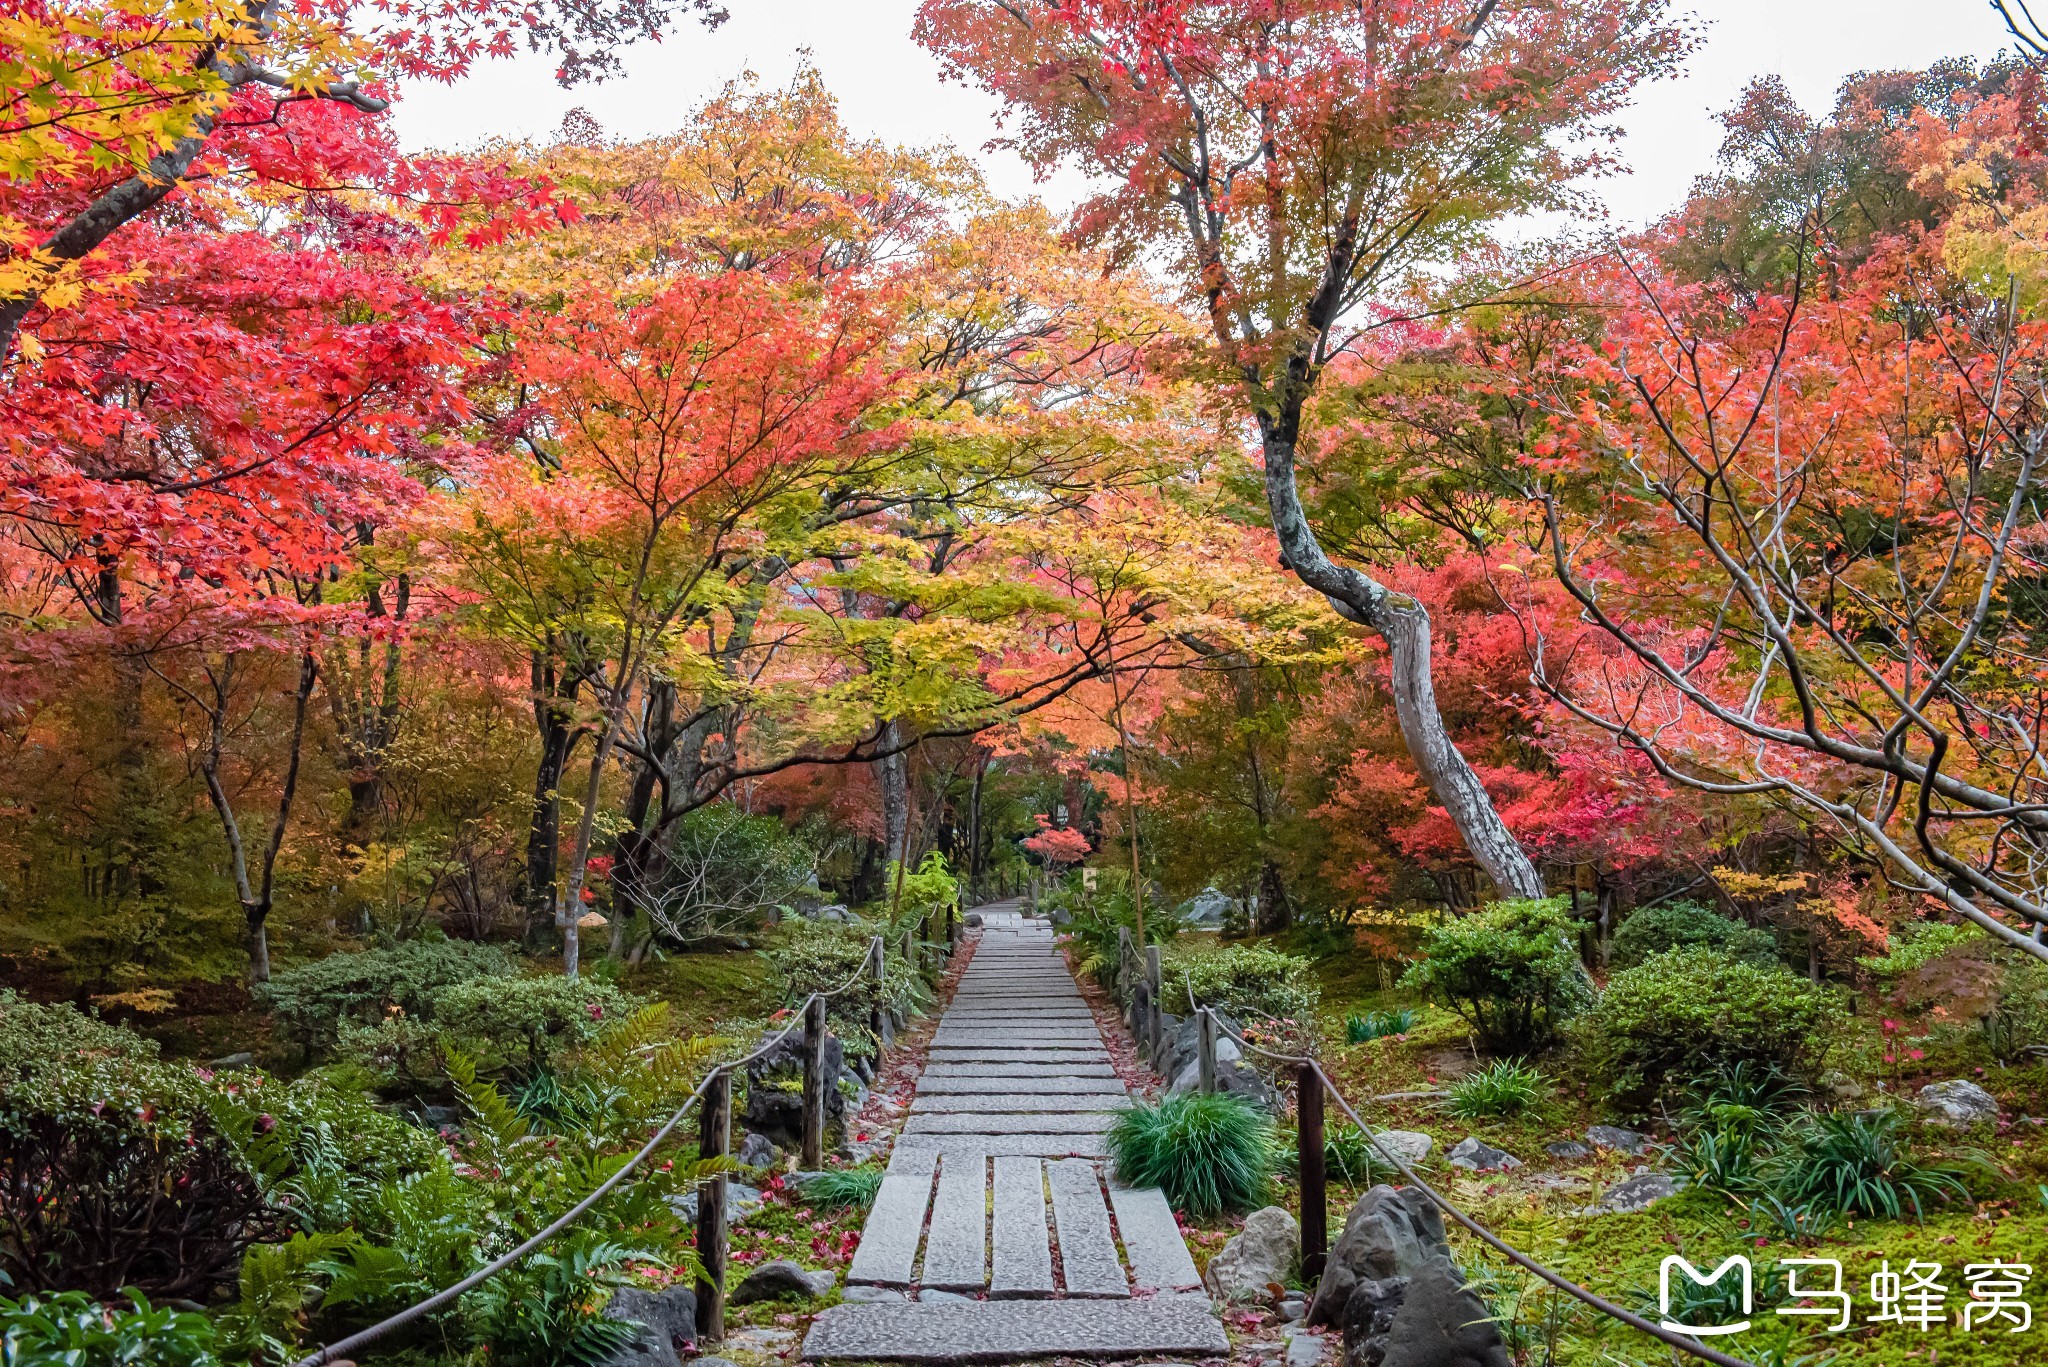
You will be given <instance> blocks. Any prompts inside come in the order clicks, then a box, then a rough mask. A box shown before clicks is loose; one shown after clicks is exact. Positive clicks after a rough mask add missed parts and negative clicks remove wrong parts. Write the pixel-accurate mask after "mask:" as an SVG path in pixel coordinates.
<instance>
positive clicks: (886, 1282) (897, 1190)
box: [846, 1144, 934, 1286]
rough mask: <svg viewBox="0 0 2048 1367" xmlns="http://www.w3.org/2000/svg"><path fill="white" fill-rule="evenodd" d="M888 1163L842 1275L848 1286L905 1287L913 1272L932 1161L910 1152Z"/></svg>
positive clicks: (929, 1193) (929, 1194) (927, 1201)
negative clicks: (856, 1245)
mask: <svg viewBox="0 0 2048 1367" xmlns="http://www.w3.org/2000/svg"><path fill="white" fill-rule="evenodd" d="M902 1147H903V1146H902V1145H901V1144H898V1145H897V1149H898V1150H899V1152H897V1153H894V1154H892V1155H891V1157H890V1161H889V1170H888V1171H887V1172H886V1173H884V1174H883V1176H882V1186H881V1189H880V1190H878V1191H877V1192H876V1193H875V1203H874V1205H872V1206H870V1207H869V1208H868V1218H867V1223H866V1224H865V1225H863V1226H862V1227H861V1232H860V1246H859V1247H858V1248H856V1249H855V1250H854V1251H853V1262H852V1264H851V1265H849V1266H848V1267H847V1269H846V1280H847V1281H849V1282H867V1283H870V1284H872V1285H876V1286H908V1285H910V1283H911V1281H912V1280H913V1279H914V1278H913V1273H914V1272H915V1270H916V1266H917V1245H918V1242H919V1240H920V1239H922V1238H923V1236H924V1213H925V1209H926V1207H928V1206H929V1205H930V1204H931V1197H932V1176H933V1171H934V1169H933V1156H931V1155H927V1154H924V1153H920V1152H917V1151H916V1150H911V1151H909V1152H901V1151H900V1150H902Z"/></svg>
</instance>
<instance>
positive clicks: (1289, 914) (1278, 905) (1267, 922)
mask: <svg viewBox="0 0 2048 1367" xmlns="http://www.w3.org/2000/svg"><path fill="white" fill-rule="evenodd" d="M1253 919H1254V922H1255V927H1254V928H1255V932H1256V933H1257V934H1260V935H1272V934H1275V933H1277V932H1279V931H1283V930H1285V929H1287V927H1289V926H1291V925H1293V924H1294V910H1293V906H1292V904H1291V903H1289V901H1288V900H1287V883H1286V881H1285V880H1284V879H1283V878H1282V877H1281V874H1280V866H1279V865H1278V864H1276V863H1274V862H1273V861H1272V860H1271V859H1270V858H1269V859H1267V860H1266V861H1265V862H1264V864H1263V865H1262V866H1261V867H1260V869H1259V903H1258V912H1257V915H1256V916H1255V917H1254V918H1253Z"/></svg>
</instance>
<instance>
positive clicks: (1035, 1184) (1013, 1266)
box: [988, 1154, 1053, 1296]
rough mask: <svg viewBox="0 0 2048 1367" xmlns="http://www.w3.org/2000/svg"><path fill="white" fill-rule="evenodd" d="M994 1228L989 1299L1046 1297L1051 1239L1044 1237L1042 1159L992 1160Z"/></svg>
mask: <svg viewBox="0 0 2048 1367" xmlns="http://www.w3.org/2000/svg"><path fill="white" fill-rule="evenodd" d="M994 1228H995V1232H994V1235H993V1240H992V1243H993V1247H992V1249H991V1252H990V1268H989V1284H988V1293H989V1295H991V1296H1050V1295H1051V1294H1052V1292H1053V1282H1052V1241H1051V1239H1050V1237H1049V1236H1048V1235H1047V1233H1046V1226H1045V1169H1044V1165H1043V1164H1042V1163H1041V1162H1040V1160H1038V1159H1036V1158H1030V1157H1025V1156H1022V1155H1015V1154H1012V1155H1006V1156H1004V1157H1001V1158H998V1159H996V1160H995V1227H994Z"/></svg>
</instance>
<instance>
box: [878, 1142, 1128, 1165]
mask: <svg viewBox="0 0 2048 1367" xmlns="http://www.w3.org/2000/svg"><path fill="white" fill-rule="evenodd" d="M925 1153H979V1154H986V1155H988V1156H989V1157H995V1156H997V1155H999V1154H1035V1155H1037V1156H1038V1157H1040V1158H1066V1157H1070V1156H1071V1157H1078V1158H1102V1157H1106V1156H1107V1155H1108V1153H1109V1144H1108V1142H1107V1141H1106V1140H1105V1139H1104V1138H1103V1137H1102V1136H1101V1135H1099V1134H902V1135H898V1136H897V1137H896V1147H895V1148H894V1149H893V1150H891V1157H890V1162H889V1165H890V1166H891V1167H892V1168H893V1167H894V1166H895V1165H896V1164H897V1163H899V1162H902V1161H904V1160H906V1159H908V1158H911V1157H914V1156H917V1155H920V1154H925Z"/></svg>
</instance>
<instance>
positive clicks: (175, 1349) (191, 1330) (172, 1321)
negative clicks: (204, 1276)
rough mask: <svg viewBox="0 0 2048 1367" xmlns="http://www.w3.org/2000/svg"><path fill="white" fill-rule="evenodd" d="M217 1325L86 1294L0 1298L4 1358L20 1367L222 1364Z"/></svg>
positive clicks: (0, 1357) (184, 1313)
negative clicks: (122, 1305) (126, 1306)
mask: <svg viewBox="0 0 2048 1367" xmlns="http://www.w3.org/2000/svg"><path fill="white" fill-rule="evenodd" d="M214 1347H215V1340H214V1330H213V1324H212V1323H211V1322H210V1321H209V1320H208V1319H207V1318H206V1316H204V1315H200V1314H195V1313H194V1312H192V1311H190V1310H174V1309H172V1308H170V1307H169V1306H164V1307H160V1308H153V1307H152V1306H151V1305H150V1303H149V1302H148V1301H147V1300H145V1299H143V1298H142V1297H141V1296H139V1295H138V1296H136V1297H135V1298H134V1308H133V1309H127V1310H124V1309H121V1308H120V1307H118V1306H103V1305H98V1304H96V1303H95V1302H94V1301H93V1299H92V1297H90V1296H87V1295H86V1294H84V1293H83V1292H80V1291H66V1292H63V1293H61V1294H59V1295H55V1296H50V1297H47V1298H38V1297H35V1296H24V1297H23V1298H22V1299H20V1300H18V1301H11V1300H8V1299H7V1298H6V1297H4V1296H0V1362H5V1363H7V1364H9V1367H14V1364H17V1363H18V1364H20V1365H21V1367H54V1365H55V1364H59V1363H62V1364H64V1367H130V1364H134V1367H219V1364H220V1358H219V1356H218V1355H217V1354H216V1353H215V1352H214Z"/></svg>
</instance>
